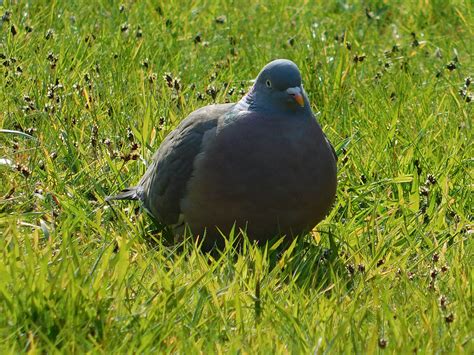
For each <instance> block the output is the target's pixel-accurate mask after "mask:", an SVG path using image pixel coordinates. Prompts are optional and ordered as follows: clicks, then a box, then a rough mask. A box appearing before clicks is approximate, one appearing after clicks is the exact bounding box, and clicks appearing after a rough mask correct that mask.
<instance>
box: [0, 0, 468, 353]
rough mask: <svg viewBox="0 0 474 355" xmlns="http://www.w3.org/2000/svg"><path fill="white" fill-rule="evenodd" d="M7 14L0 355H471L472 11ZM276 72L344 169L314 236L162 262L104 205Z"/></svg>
mask: <svg viewBox="0 0 474 355" xmlns="http://www.w3.org/2000/svg"><path fill="white" fill-rule="evenodd" d="M0 15H1V16H2V17H1V20H0V26H1V27H0V77H1V79H0V129H1V131H0V253H1V257H2V259H1V262H0V352H1V353H17V352H31V353H43V352H57V351H59V352H66V353H83V352H91V353H117V352H118V353H123V352H133V353H148V352H166V353H168V352H180V353H197V352H204V353H208V352H211V353H214V352H215V353H224V352H232V353H237V352H244V353H263V354H267V353H317V354H321V353H342V352H344V353H381V352H389V353H412V352H415V353H432V352H436V353H463V352H465V353H473V352H474V339H473V335H474V321H473V299H472V296H473V294H472V293H473V292H472V291H473V290H472V287H473V286H472V285H473V281H474V280H473V278H474V273H473V263H474V248H473V245H472V238H473V233H474V222H473V206H474V201H473V186H474V185H473V176H472V175H473V172H474V170H473V166H474V165H473V163H474V161H473V157H474V144H473V132H474V131H473V122H474V120H473V117H474V114H473V103H472V101H474V89H473V87H474V83H472V81H473V80H474V40H473V38H474V5H473V2H472V1H469V0H466V1H457V0H456V1H454V0H453V1H441V0H436V1H427V0H426V1H422V0H420V1H382V0H378V1H376V0H374V1H364V2H362V1H360V2H359V1H342V0H340V1H333V0H331V1H315V2H313V1H289V0H282V1H276V0H275V1H252V2H248V3H242V2H237V1H217V0H216V1H200V0H197V1H189V2H187V1H167V2H160V1H151V0H150V1H131V0H130V1H124V2H123V3H122V4H120V3H115V2H114V1H110V0H109V1H106V0H99V1H84V0H81V1H60V0H58V1H55V0H51V1H46V0H43V1H8V0H7V1H0ZM275 58H288V59H291V60H293V61H294V62H296V63H297V64H298V66H299V68H300V70H301V72H302V76H303V81H304V85H305V89H306V91H307V92H308V95H309V98H310V101H311V104H312V108H313V111H314V112H320V115H319V116H318V120H319V122H320V123H321V126H322V127H323V129H324V131H325V132H326V134H327V136H328V137H329V139H330V140H331V141H332V142H333V144H334V146H335V148H336V151H337V153H338V156H339V161H338V180H339V185H338V191H337V201H336V203H335V205H334V208H333V209H332V212H331V213H330V215H329V216H328V217H327V218H326V219H325V220H324V221H323V222H322V223H320V224H319V225H318V226H317V227H316V228H315V229H314V230H313V231H312V232H311V233H310V234H308V235H306V236H302V237H301V238H299V239H298V240H296V241H295V242H294V243H293V244H292V245H291V246H290V247H289V248H288V249H286V250H282V248H281V247H280V246H279V245H278V243H276V244H270V245H267V246H256V245H252V244H251V243H249V242H244V244H243V247H242V248H241V249H240V250H235V249H234V248H233V247H232V245H231V244H230V243H228V245H227V247H226V248H225V249H223V250H220V251H215V252H213V253H210V254H206V253H204V252H202V251H200V250H199V249H198V248H197V247H196V245H195V243H193V241H192V239H190V240H187V241H185V242H184V243H182V244H180V245H175V246H173V245H168V244H165V243H163V239H162V238H161V232H160V229H159V228H158V227H157V226H156V225H154V224H153V222H152V221H151V219H150V218H149V217H148V216H147V215H146V214H145V213H143V211H142V210H140V207H139V205H138V204H137V203H120V202H117V203H113V204H112V205H111V206H109V205H107V204H106V203H104V199H105V197H106V196H107V195H109V194H113V193H116V192H117V191H118V190H120V189H122V188H124V187H126V186H129V185H133V184H135V183H137V182H138V180H139V178H140V176H141V175H142V174H143V173H144V171H145V169H146V166H147V162H148V161H149V159H150V158H151V156H152V154H153V152H154V151H155V150H156V148H157V147H158V146H159V144H160V142H161V141H162V139H163V138H164V137H165V136H166V135H167V134H168V133H169V132H170V131H171V130H172V129H173V128H174V127H176V125H177V124H178V123H179V122H180V120H182V119H183V118H184V117H186V116H187V115H188V114H189V113H190V112H192V111H193V110H195V109H197V108H199V107H201V106H204V105H207V104H211V103H213V102H218V103H223V102H232V101H236V100H239V99H240V97H242V95H243V94H244V93H245V92H246V91H247V90H248V88H249V86H250V85H251V80H252V79H253V78H254V77H255V76H256V75H257V74H258V72H259V70H260V69H261V68H262V67H263V65H265V64H266V63H267V62H269V61H270V60H272V59H275ZM471 78H472V79H471ZM269 188H271V186H269Z"/></svg>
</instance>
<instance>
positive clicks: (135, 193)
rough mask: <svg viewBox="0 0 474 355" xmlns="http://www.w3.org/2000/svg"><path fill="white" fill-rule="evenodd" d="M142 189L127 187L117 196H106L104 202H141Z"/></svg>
mask: <svg viewBox="0 0 474 355" xmlns="http://www.w3.org/2000/svg"><path fill="white" fill-rule="evenodd" d="M141 192H142V188H141V187H140V186H133V187H127V188H126V189H124V190H122V191H120V192H119V193H118V194H117V195H113V196H107V197H106V198H105V202H109V201H113V200H141V195H142V194H141Z"/></svg>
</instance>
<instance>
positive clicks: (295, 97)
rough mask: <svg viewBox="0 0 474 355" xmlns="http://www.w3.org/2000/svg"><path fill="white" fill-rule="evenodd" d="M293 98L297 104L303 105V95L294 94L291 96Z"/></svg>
mask: <svg viewBox="0 0 474 355" xmlns="http://www.w3.org/2000/svg"><path fill="white" fill-rule="evenodd" d="M293 98H294V99H295V101H296V102H297V103H298V105H300V106H301V107H304V99H303V95H301V94H295V95H294V96H293Z"/></svg>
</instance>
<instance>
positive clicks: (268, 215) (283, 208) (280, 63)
mask: <svg viewBox="0 0 474 355" xmlns="http://www.w3.org/2000/svg"><path fill="white" fill-rule="evenodd" d="M336 162H337V157H336V153H335V151H334V148H333V147H332V145H331V143H330V142H329V140H328V139H327V137H326V135H325V134H324V133H323V131H322V129H321V127H320V125H319V124H318V122H317V120H316V117H315V116H314V114H313V113H312V110H311V107H310V103H309V101H308V96H307V95H306V92H305V91H304V89H303V85H302V80H301V74H300V71H299V69H298V67H297V65H296V64H295V63H293V62H292V61H290V60H286V59H277V60H274V61H272V62H270V63H268V64H267V65H266V66H265V67H264V68H263V69H262V70H261V71H260V73H259V74H258V76H257V78H256V80H255V81H254V85H253V87H252V88H251V89H250V91H249V92H248V93H247V94H246V95H245V96H244V97H243V98H242V99H241V100H240V101H239V102H237V103H228V104H214V105H209V106H205V107H202V108H200V109H198V110H196V111H194V112H192V113H191V114H190V115H189V116H188V117H187V118H185V119H184V120H183V121H182V122H181V123H180V124H179V125H178V127H177V128H176V129H174V130H173V131H172V132H171V133H169V134H168V135H167V136H166V138H165V139H164V140H163V142H162V143H161V145H160V147H159V149H158V150H157V151H156V153H155V154H154V156H153V158H152V162H151V164H150V165H149V167H148V169H147V171H146V172H145V174H144V175H143V177H142V178H141V180H140V182H139V183H138V185H136V186H134V187H129V188H127V189H125V190H123V191H122V192H121V193H119V194H118V195H115V196H109V197H107V199H106V201H111V200H139V201H141V202H142V204H143V207H144V208H145V210H146V211H148V213H149V214H150V215H151V216H152V217H153V219H155V220H156V221H157V222H159V223H160V224H164V225H166V226H168V227H170V228H171V229H172V230H173V231H174V233H176V235H179V234H180V233H184V231H185V227H186V226H187V227H189V230H190V232H191V234H192V235H193V236H195V237H197V238H200V241H201V243H202V244H201V246H202V247H203V248H206V249H210V248H212V247H214V246H219V245H223V243H224V238H223V236H227V235H229V233H231V231H234V232H235V231H242V232H245V233H246V235H247V236H248V239H249V240H251V241H256V242H257V243H265V242H268V241H269V240H271V239H273V238H275V237H284V240H285V241H292V240H293V239H294V238H295V237H296V236H298V235H302V234H304V233H306V232H308V231H310V230H311V229H312V228H314V227H315V226H316V225H317V224H318V223H319V222H320V221H321V220H322V219H323V218H324V217H325V216H326V215H327V214H328V212H329V211H330V209H331V207H332V205H333V203H334V200H335V196H336V186H337V166H336Z"/></svg>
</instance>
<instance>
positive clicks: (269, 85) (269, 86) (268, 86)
mask: <svg viewBox="0 0 474 355" xmlns="http://www.w3.org/2000/svg"><path fill="white" fill-rule="evenodd" d="M265 84H266V85H267V88H271V87H272V83H271V81H270V80H267V81H266V82H265Z"/></svg>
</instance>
